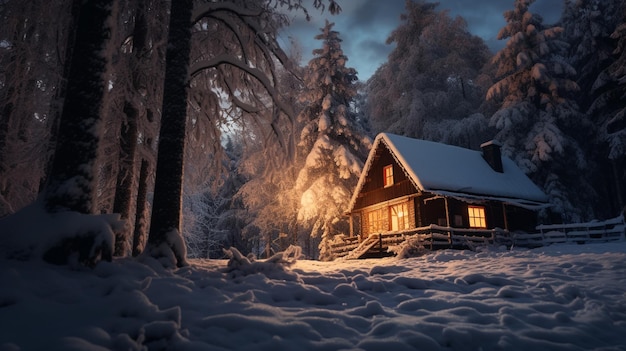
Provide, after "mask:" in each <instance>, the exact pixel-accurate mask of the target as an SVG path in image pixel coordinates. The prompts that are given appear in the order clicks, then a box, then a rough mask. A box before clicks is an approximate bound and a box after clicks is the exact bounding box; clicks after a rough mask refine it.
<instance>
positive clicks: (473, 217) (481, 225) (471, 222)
mask: <svg viewBox="0 0 626 351" xmlns="http://www.w3.org/2000/svg"><path fill="white" fill-rule="evenodd" d="M467 217H468V226H469V227H470V228H472V229H487V216H486V213H485V206H467Z"/></svg>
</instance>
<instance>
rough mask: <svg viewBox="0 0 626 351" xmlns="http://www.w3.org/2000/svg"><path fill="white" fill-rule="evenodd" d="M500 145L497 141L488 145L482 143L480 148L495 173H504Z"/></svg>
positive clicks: (489, 142)
mask: <svg viewBox="0 0 626 351" xmlns="http://www.w3.org/2000/svg"><path fill="white" fill-rule="evenodd" d="M501 146H502V144H500V143H499V142H498V141H496V140H491V141H488V142H486V143H482V144H481V145H480V148H481V149H482V150H483V158H484V159H485V161H487V163H488V164H489V166H491V168H493V170H494V171H496V172H498V173H503V169H502V153H501V152H500V147H501Z"/></svg>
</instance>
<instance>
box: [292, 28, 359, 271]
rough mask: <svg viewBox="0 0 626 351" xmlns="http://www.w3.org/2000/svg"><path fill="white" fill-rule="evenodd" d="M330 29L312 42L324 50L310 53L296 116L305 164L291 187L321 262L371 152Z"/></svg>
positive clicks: (342, 225) (352, 82) (349, 73)
mask: <svg viewBox="0 0 626 351" xmlns="http://www.w3.org/2000/svg"><path fill="white" fill-rule="evenodd" d="M333 26H334V23H330V22H328V21H326V25H325V26H324V27H323V28H321V32H322V33H321V34H319V35H317V36H316V37H315V39H317V40H321V41H322V48H320V49H315V50H313V55H314V57H313V59H311V60H310V61H309V63H308V66H307V67H306V73H305V77H304V81H305V84H306V88H307V90H306V92H305V94H304V95H303V100H304V102H305V107H304V109H303V110H302V112H301V113H300V114H299V116H298V119H299V120H301V121H302V122H303V123H304V128H303V130H302V133H301V135H300V141H299V143H298V150H299V151H298V152H299V153H300V154H302V155H303V159H304V160H305V164H304V167H303V168H302V169H301V170H300V172H299V174H298V178H297V180H296V185H295V187H296V191H297V193H299V194H301V195H299V198H300V207H299V211H298V219H299V221H301V223H302V225H304V226H306V227H307V228H310V233H311V236H313V237H317V236H321V243H320V256H319V257H320V259H322V260H324V259H331V258H332V256H331V253H330V252H329V242H330V240H331V239H332V237H333V235H335V234H337V233H340V232H346V231H347V230H348V227H347V223H346V220H345V219H343V214H344V212H345V210H346V209H347V205H348V202H349V201H350V196H351V194H352V191H353V189H354V186H355V185H356V183H357V181H358V178H359V175H360V173H361V170H362V167H363V161H364V159H365V157H366V155H367V153H368V151H369V148H370V147H371V139H370V137H369V136H367V135H365V134H364V133H363V131H362V128H361V127H360V126H359V125H358V124H357V123H356V118H355V114H354V112H353V111H352V108H351V106H352V104H353V102H354V98H355V96H356V93H357V92H356V82H357V80H358V78H357V72H356V70H355V69H354V68H348V67H347V66H346V62H347V61H348V58H347V57H346V55H344V53H343V51H342V49H341V39H340V38H339V33H338V32H337V31H334V30H333V29H332V28H333Z"/></svg>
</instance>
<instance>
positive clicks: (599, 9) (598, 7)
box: [561, 0, 623, 111]
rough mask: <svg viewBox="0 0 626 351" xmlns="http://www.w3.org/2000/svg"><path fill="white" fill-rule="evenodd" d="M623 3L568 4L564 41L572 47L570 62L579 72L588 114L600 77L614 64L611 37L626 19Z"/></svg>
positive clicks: (580, 100)
mask: <svg viewBox="0 0 626 351" xmlns="http://www.w3.org/2000/svg"><path fill="white" fill-rule="evenodd" d="M622 3H623V1H621V0H575V1H573V0H566V1H565V6H564V9H563V15H562V16H561V27H562V28H563V34H562V37H563V40H565V41H566V42H567V43H568V44H569V45H570V47H569V50H568V53H567V59H568V61H569V62H570V63H571V65H572V66H573V67H574V68H575V69H576V83H577V84H578V85H579V86H580V91H581V92H584V93H581V94H578V98H577V101H578V104H579V105H580V108H581V110H582V111H587V110H588V109H589V106H590V104H591V102H592V101H593V100H594V95H593V94H589V92H590V91H591V88H592V86H593V83H594V82H595V81H596V77H598V75H599V73H600V72H601V71H603V70H604V69H605V68H606V67H607V66H608V65H609V64H611V62H613V57H612V56H613V55H612V54H613V50H614V49H615V44H614V43H615V42H614V40H613V39H612V38H611V34H612V33H613V31H614V30H615V28H616V27H617V25H618V24H619V23H620V21H621V19H622V15H621V6H622Z"/></svg>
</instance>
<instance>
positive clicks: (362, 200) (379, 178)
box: [353, 143, 418, 211]
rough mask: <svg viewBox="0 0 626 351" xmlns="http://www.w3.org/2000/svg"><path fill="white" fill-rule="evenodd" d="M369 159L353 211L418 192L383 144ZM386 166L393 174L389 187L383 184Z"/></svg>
mask: <svg viewBox="0 0 626 351" xmlns="http://www.w3.org/2000/svg"><path fill="white" fill-rule="evenodd" d="M371 157H372V160H371V163H370V167H369V168H368V169H367V170H364V171H366V172H367V174H366V178H365V179H364V182H363V185H362V186H361V188H360V191H359V193H358V194H356V199H355V202H354V207H353V211H357V210H359V209H363V208H365V207H368V206H372V205H375V204H378V203H382V202H386V201H390V200H393V199H397V198H400V197H403V196H408V195H412V194H416V193H417V192H418V190H417V188H416V187H415V186H414V185H413V183H412V182H411V180H410V179H409V178H408V177H407V175H406V172H405V171H404V169H403V168H402V167H401V166H400V165H399V164H398V162H397V160H396V158H395V157H393V155H392V154H391V151H390V150H389V149H388V148H387V146H386V145H385V144H384V143H380V144H379V146H378V148H377V149H376V150H375V151H374V154H373V155H372V156H371ZM388 166H391V170H392V174H393V182H392V184H390V185H386V184H385V175H386V173H385V171H384V170H385V168H386V167H388Z"/></svg>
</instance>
